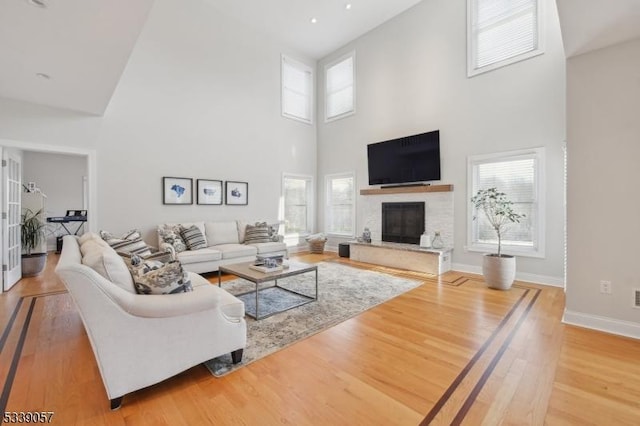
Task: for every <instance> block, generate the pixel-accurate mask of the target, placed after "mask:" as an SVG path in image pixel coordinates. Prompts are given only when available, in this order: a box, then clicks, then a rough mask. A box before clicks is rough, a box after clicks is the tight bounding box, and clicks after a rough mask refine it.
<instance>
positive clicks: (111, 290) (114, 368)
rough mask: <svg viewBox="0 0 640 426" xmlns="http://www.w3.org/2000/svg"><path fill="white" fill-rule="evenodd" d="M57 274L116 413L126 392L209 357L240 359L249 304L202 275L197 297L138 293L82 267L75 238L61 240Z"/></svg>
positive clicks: (195, 282)
mask: <svg viewBox="0 0 640 426" xmlns="http://www.w3.org/2000/svg"><path fill="white" fill-rule="evenodd" d="M122 262H123V265H124V261H122ZM125 267H126V266H125ZM56 273H57V274H58V276H59V277H60V278H61V279H62V281H63V282H64V284H65V286H66V287H67V289H68V290H69V293H70V294H71V297H72V298H73V300H74V302H75V304H76V306H77V308H78V311H79V313H80V316H81V318H82V322H83V323H84V326H85V329H86V331H87V335H88V337H89V340H90V342H91V346H92V348H93V352H94V354H95V358H96V362H97V364H98V367H99V369H100V374H101V375H102V381H103V383H104V386H105V389H106V392H107V396H108V398H109V399H110V400H111V408H112V409H116V408H118V407H120V405H121V404H122V398H123V396H124V395H126V394H127V393H129V392H132V391H135V390H138V389H141V388H144V387H146V386H150V385H152V384H155V383H158V382H160V381H162V380H165V379H167V378H169V377H171V376H174V375H176V374H178V373H180V372H182V371H184V370H186V369H188V368H191V367H193V366H195V365H197V364H200V363H202V362H204V361H207V360H209V359H212V358H215V357H217V356H220V355H223V354H225V353H231V354H232V358H233V361H234V362H240V361H241V359H242V351H243V348H244V347H245V345H246V323H245V320H244V304H243V303H242V301H240V300H238V299H237V298H235V297H234V296H232V295H231V294H229V293H227V292H226V291H224V290H222V289H220V288H219V287H217V286H214V285H211V284H209V282H208V281H207V280H205V279H204V278H202V277H201V276H199V275H197V274H193V273H190V278H191V281H192V284H193V287H194V291H192V292H188V293H180V294H172V295H140V294H136V293H134V292H130V291H128V290H127V287H123V286H122V285H120V284H115V283H114V282H112V281H110V280H108V279H106V278H105V277H103V276H102V275H100V274H99V273H98V272H96V270H94V269H93V268H91V267H89V266H86V265H83V264H82V253H81V251H80V246H79V244H78V239H77V237H74V236H65V237H64V244H63V249H62V254H61V256H60V260H59V262H58V266H57V268H56Z"/></svg>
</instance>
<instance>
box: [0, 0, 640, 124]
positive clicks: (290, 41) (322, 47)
mask: <svg viewBox="0 0 640 426" xmlns="http://www.w3.org/2000/svg"><path fill="white" fill-rule="evenodd" d="M33 1H34V0H2V1H0V97H4V98H10V99H17V100H21V101H27V102H32V103H36V104H41V105H48V106H53V107H58V108H64V109H71V110H75V111H81V112H87V113H90V114H97V115H101V114H103V113H104V111H105V109H106V107H107V105H108V104H109V100H110V99H111V96H112V94H113V91H114V90H115V88H116V86H117V84H118V81H119V79H120V76H121V74H122V72H123V70H124V67H125V66H126V64H127V61H128V59H129V56H130V54H131V52H132V50H133V48H134V46H135V43H136V40H137V38H138V35H139V34H140V31H141V30H142V28H143V27H144V24H145V22H146V19H147V16H148V14H149V11H150V10H151V7H152V6H153V2H154V0H35V1H44V2H45V3H47V4H48V7H46V8H40V7H37V6H34V5H33V4H31V2H33ZM158 1H165V0H158ZM179 1H193V0H179ZM200 1H205V2H208V3H209V4H210V5H211V6H212V7H213V8H215V9H216V10H217V11H218V12H219V13H222V14H225V15H226V16H229V17H230V18H232V19H234V20H237V21H241V22H244V23H245V24H246V25H248V26H250V27H253V28H254V29H255V30H256V31H258V32H261V33H263V34H265V35H267V36H269V37H271V38H273V39H275V40H279V41H280V42H281V43H283V45H285V46H288V47H289V48H290V49H292V50H295V51H298V52H300V53H301V54H305V55H307V56H308V57H309V58H311V59H319V58H322V57H323V56H325V55H327V54H328V53H331V52H332V51H334V50H336V49H338V48H340V47H341V46H343V45H345V44H346V43H348V42H349V41H351V40H353V39H355V38H357V37H359V36H361V35H362V34H364V33H366V32H368V31H370V30H371V29H373V28H375V27H377V26H378V25H380V24H382V23H383V22H385V21H387V20H389V19H391V18H392V17H394V16H396V15H398V14H399V13H402V12H403V11H405V10H407V9H408V8H410V7H411V6H413V5H415V4H417V3H419V2H420V1H421V0H200ZM423 1H430V0H423ZM347 3H350V4H351V5H352V7H351V9H350V10H346V8H345V5H346V4H347ZM557 3H558V10H559V13H560V22H561V27H562V34H563V39H564V45H565V51H566V54H567V57H570V56H574V55H577V54H580V53H585V52H588V51H590V50H594V49H598V48H601V47H606V46H609V45H612V44H615V43H619V42H622V41H626V40H630V39H634V38H638V37H640V0H557ZM311 18H316V19H317V23H315V24H312V23H311V22H310V20H311ZM39 74H45V75H46V76H49V78H47V77H46V76H45V77H43V76H42V75H40V76H39Z"/></svg>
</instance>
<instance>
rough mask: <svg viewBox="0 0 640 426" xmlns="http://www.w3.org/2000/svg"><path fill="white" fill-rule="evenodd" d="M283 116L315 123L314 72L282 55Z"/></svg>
mask: <svg viewBox="0 0 640 426" xmlns="http://www.w3.org/2000/svg"><path fill="white" fill-rule="evenodd" d="M281 72H282V115H283V116H284V117H287V118H292V119H294V120H299V121H303V122H305V123H309V124H311V123H313V70H312V69H311V67H309V66H308V65H305V64H303V63H301V62H298V61H296V60H294V59H291V58H289V57H287V56H285V55H282V70H281Z"/></svg>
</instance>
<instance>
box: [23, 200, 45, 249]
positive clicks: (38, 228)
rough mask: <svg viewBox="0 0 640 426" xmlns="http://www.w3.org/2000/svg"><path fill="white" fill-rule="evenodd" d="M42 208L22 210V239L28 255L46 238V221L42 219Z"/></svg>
mask: <svg viewBox="0 0 640 426" xmlns="http://www.w3.org/2000/svg"><path fill="white" fill-rule="evenodd" d="M41 213H42V209H40V210H38V211H37V212H35V213H34V212H33V211H32V210H31V209H25V210H24V211H23V212H22V222H21V224H20V225H21V226H20V229H21V241H22V248H23V249H24V250H25V251H26V252H27V255H30V254H31V250H33V249H34V248H36V247H37V246H38V244H40V243H41V242H42V240H43V239H44V227H45V225H44V223H42V222H41V221H40V218H39V217H38V216H40V214H41Z"/></svg>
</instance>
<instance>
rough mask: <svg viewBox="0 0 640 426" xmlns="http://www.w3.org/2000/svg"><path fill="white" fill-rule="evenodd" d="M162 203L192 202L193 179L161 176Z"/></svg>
mask: <svg viewBox="0 0 640 426" xmlns="http://www.w3.org/2000/svg"><path fill="white" fill-rule="evenodd" d="M162 204H193V179H191V178H177V177H163V178H162Z"/></svg>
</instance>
